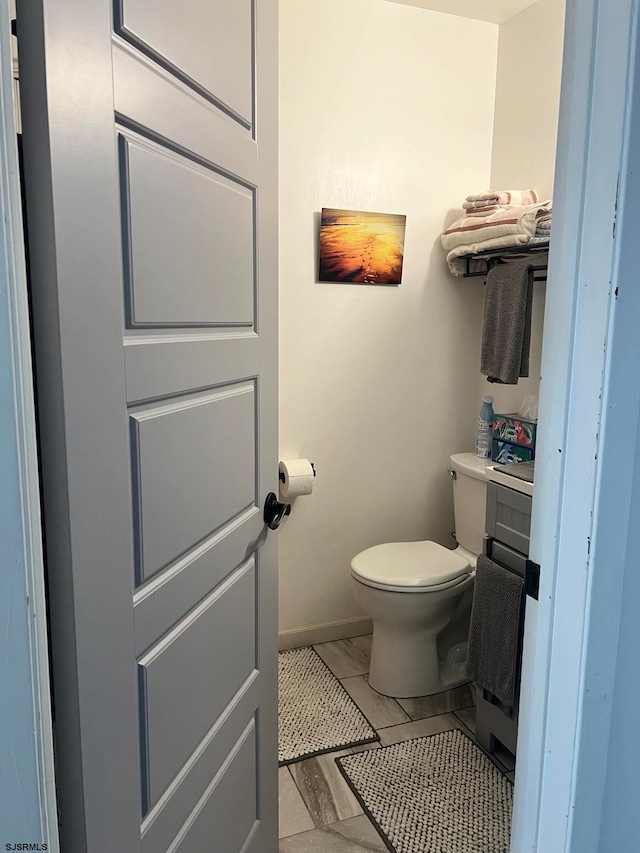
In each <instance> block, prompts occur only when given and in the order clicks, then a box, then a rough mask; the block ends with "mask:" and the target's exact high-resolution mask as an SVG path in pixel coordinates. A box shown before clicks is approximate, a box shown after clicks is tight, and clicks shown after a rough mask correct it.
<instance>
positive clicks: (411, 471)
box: [278, 0, 498, 629]
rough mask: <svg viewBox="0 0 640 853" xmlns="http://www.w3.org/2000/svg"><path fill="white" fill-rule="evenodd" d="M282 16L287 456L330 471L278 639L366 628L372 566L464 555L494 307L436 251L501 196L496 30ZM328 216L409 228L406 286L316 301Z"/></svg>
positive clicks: (293, 566) (301, 502) (300, 517)
mask: <svg viewBox="0 0 640 853" xmlns="http://www.w3.org/2000/svg"><path fill="white" fill-rule="evenodd" d="M280 8H281V34H280V35H281V41H280V49H281V53H280V61H281V71H280V85H281V115H280V134H281V137H280V139H281V154H280V156H281V161H280V168H281V195H280V268H281V279H280V312H281V326H280V329H281V332H280V334H281V345H280V358H281V368H280V370H281V387H280V391H281V408H280V415H281V427H280V430H281V432H280V450H281V456H283V457H297V456H307V457H308V458H310V459H311V460H312V461H314V462H315V463H316V468H317V471H318V477H317V481H316V488H315V490H314V494H313V495H312V496H311V497H306V498H300V499H298V500H297V502H296V504H295V506H294V511H293V513H292V515H291V516H290V518H289V519H288V520H287V521H286V523H285V525H284V526H283V527H282V528H281V530H280V533H279V534H278V535H279V537H280V625H281V629H284V628H288V627H292V626H302V625H309V624H315V623H321V622H325V621H333V620H340V619H347V618H348V617H350V616H353V615H355V614H358V613H359V610H358V607H357V605H356V603H355V601H354V600H353V598H352V595H351V592H350V585H349V563H350V560H351V558H352V557H353V556H354V555H355V554H356V553H357V552H358V551H360V550H362V549H363V548H366V547H369V546H371V545H374V544H376V543H379V542H385V541H387V542H388V541H392V540H403V539H407V540H410V539H420V538H427V537H428V538H433V539H435V540H437V541H439V542H442V543H443V544H447V545H451V544H452V540H451V539H450V536H449V534H450V533H451V531H452V529H453V516H452V502H451V486H450V480H449V477H448V475H447V468H448V456H449V454H450V453H453V452H456V451H461V450H469V449H471V447H472V445H473V440H474V429H475V419H476V416H477V415H476V409H477V405H478V386H477V369H478V358H479V345H480V309H481V298H482V288H481V286H480V285H479V284H478V282H477V280H476V281H468V280H460V279H454V278H452V277H451V276H450V275H449V273H448V271H447V268H446V265H445V260H444V253H443V251H442V249H441V247H440V243H439V235H440V233H441V231H442V230H443V226H444V224H445V220H446V221H447V223H448V222H450V221H451V220H452V219H453V218H454V217H455V215H456V213H455V211H456V209H459V207H460V204H461V202H462V200H463V199H464V196H465V195H466V194H467V193H469V192H470V191H471V190H473V189H474V188H478V187H480V188H484V187H486V186H487V185H488V183H489V179H490V168H491V146H492V133H493V107H494V93H495V73H496V55H497V39H498V28H497V26H495V25H492V24H487V23H483V22H479V21H473V20H469V19H465V18H460V17H454V16H452V15H444V14H440V13H435V12H429V11H424V10H421V9H417V8H413V7H408V6H402V5H398V4H395V3H387V2H384V1H383V0H305V2H304V3H301V2H300V0H281V3H280ZM322 207H339V208H340V207H341V208H351V209H359V210H371V211H381V212H388V213H402V214H406V215H407V233H406V243H405V264H404V277H403V282H402V284H401V285H400V286H399V287H383V286H378V287H375V286H363V285H345V284H319V283H317V279H316V267H317V234H318V227H319V212H320V210H321V208H322Z"/></svg>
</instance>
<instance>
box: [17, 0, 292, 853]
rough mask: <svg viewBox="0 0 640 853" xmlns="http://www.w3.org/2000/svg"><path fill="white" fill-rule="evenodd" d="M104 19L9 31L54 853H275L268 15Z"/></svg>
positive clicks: (31, 22) (225, 8) (273, 38)
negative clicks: (16, 73)
mask: <svg viewBox="0 0 640 853" xmlns="http://www.w3.org/2000/svg"><path fill="white" fill-rule="evenodd" d="M116 5H117V4H116ZM111 15H112V2H111V0H42V2H40V3H37V4H32V3H26V2H23V3H22V6H21V7H20V8H19V10H18V30H19V38H20V51H21V81H22V97H23V103H22V111H23V118H24V153H25V190H26V210H27V222H28V228H29V245H30V266H31V273H32V302H33V313H34V326H35V328H34V338H35V346H36V372H37V387H38V397H39V405H40V432H41V444H42V476H43V495H44V504H45V532H46V537H47V553H48V560H49V577H50V604H51V625H52V654H53V667H54V692H55V702H56V726H57V735H58V745H59V764H60V767H59V782H60V785H59V789H60V806H61V814H62V823H63V845H64V846H65V848H66V849H69V850H73V851H74V853H76V851H77V853H113V851H114V850H117V851H118V853H166V851H177V850H180V851H187V850H188V851H189V853H192V851H193V853H197V851H200V850H202V851H205V850H207V851H209V850H211V849H216V850H217V849H219V850H224V851H225V853H235V851H237V853H240V851H242V853H276V851H277V830H276V813H277V758H276V756H277V751H276V722H277V720H276V697H277V693H276V687H277V675H276V603H277V602H276V543H275V540H274V538H273V536H272V537H271V538H267V536H266V528H265V526H264V524H263V522H262V512H261V507H262V503H263V501H264V498H265V496H266V494H267V492H269V491H271V490H275V487H276V484H277V420H276V407H277V336H276V323H277V287H276V273H277V233H276V227H277V225H276V223H277V171H276V164H277V91H276V81H277V65H276V60H277V56H276V46H277V2H276V0H261V2H260V4H256V6H255V8H254V5H253V3H252V2H251V0H241V2H239V0H210V2H208V3H205V4H203V3H200V2H196V0H189V2H188V3H187V4H186V6H185V5H184V4H183V5H182V6H181V7H180V8H179V9H177V7H175V5H174V6H170V5H169V4H168V3H166V2H164V0H162V2H157V0H154V2H153V3H152V2H150V0H124V2H123V3H122V8H121V9H118V10H116V13H115V17H116V20H115V23H114V21H113V20H112V19H111ZM61 47H62V48H63V49H61ZM67 48H69V49H67ZM256 79H257V80H258V81H259V86H257V85H256ZM256 92H259V93H260V97H259V98H257V99H256V98H254V93H256ZM230 815H231V818H230Z"/></svg>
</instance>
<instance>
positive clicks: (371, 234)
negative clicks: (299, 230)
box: [318, 207, 407, 285]
mask: <svg viewBox="0 0 640 853" xmlns="http://www.w3.org/2000/svg"><path fill="white" fill-rule="evenodd" d="M406 221H407V217H406V216H403V215H400V214H394V213H368V212H365V211H361V210H342V209H339V208H333V207H323V208H322V218H321V220H320V251H319V261H320V262H319V272H318V280H319V281H320V282H329V283H342V284H370V285H381V284H385V285H397V284H401V282H402V266H403V261H404V236H405V228H406Z"/></svg>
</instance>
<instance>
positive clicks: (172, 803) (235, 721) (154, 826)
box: [142, 671, 276, 853]
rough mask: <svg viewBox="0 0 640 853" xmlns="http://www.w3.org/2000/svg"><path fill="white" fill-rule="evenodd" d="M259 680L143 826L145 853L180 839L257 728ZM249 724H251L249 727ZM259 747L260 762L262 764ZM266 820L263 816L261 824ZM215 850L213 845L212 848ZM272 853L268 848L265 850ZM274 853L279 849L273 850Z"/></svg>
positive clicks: (157, 852)
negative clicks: (239, 744)
mask: <svg viewBox="0 0 640 853" xmlns="http://www.w3.org/2000/svg"><path fill="white" fill-rule="evenodd" d="M259 681H260V676H259V673H258V672H257V671H255V672H254V673H253V674H252V675H251V676H250V677H249V679H248V680H247V682H246V683H245V684H244V685H243V687H242V689H241V690H240V692H239V694H238V696H237V698H236V700H235V701H234V702H232V703H231V705H230V707H229V708H227V709H225V712H224V713H223V714H222V715H221V717H220V719H219V722H218V724H217V725H216V726H215V727H214V728H213V730H212V731H211V732H210V734H209V735H208V736H207V738H205V740H204V742H203V744H202V745H201V747H200V748H199V749H198V750H196V752H195V753H194V754H193V756H192V757H191V758H190V760H189V761H188V762H187V765H186V766H185V767H184V768H183V769H182V771H181V772H180V774H179V775H178V776H177V777H176V779H175V780H174V782H173V783H172V784H171V786H170V788H169V789H168V790H167V791H166V792H165V793H164V794H163V796H162V797H161V798H160V800H159V801H158V803H157V805H155V806H154V807H153V808H152V809H151V811H150V812H149V814H148V815H147V816H146V817H145V818H144V820H143V822H142V853H161V851H162V852H163V851H165V850H167V848H168V847H169V845H170V844H171V843H173V842H174V840H175V839H176V838H177V837H178V835H179V832H180V830H181V829H183V828H184V827H185V825H186V824H187V822H188V818H189V815H190V814H191V813H192V812H193V808H194V803H198V802H199V801H200V800H201V798H202V796H203V795H204V793H205V791H206V790H207V788H208V787H209V785H210V784H211V781H212V780H213V779H215V778H216V776H218V775H219V772H220V770H221V768H222V767H223V765H224V764H225V762H226V761H227V759H228V757H229V755H230V754H231V752H233V746H231V747H230V746H229V744H232V745H235V744H236V743H237V742H238V741H240V740H242V737H243V735H244V733H245V732H246V730H247V727H248V726H249V727H251V726H253V727H255V728H256V730H258V724H257V720H256V719H255V717H252V716H251V707H252V706H253V708H255V707H256V695H257V690H258V684H259ZM246 720H249V723H248V725H247V723H246ZM260 754H261V750H260V745H259V744H258V751H257V755H258V760H260ZM263 819H264V816H261V820H263ZM212 847H213V845H212ZM266 849H267V850H270V848H269V847H267V848H266ZM273 849H274V850H275V849H276V848H273Z"/></svg>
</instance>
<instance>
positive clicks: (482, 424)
mask: <svg viewBox="0 0 640 853" xmlns="http://www.w3.org/2000/svg"><path fill="white" fill-rule="evenodd" d="M492 432H493V397H491V396H489V394H486V395H485V396H484V397H483V398H482V408H481V409H480V415H479V416H478V431H477V433H476V456H478V457H479V458H480V459H491V437H492Z"/></svg>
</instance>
